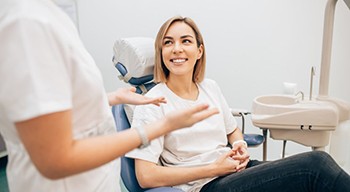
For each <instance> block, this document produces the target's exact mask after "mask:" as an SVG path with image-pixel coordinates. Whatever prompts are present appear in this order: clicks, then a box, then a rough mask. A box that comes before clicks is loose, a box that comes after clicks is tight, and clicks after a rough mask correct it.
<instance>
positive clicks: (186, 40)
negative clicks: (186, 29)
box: [182, 39, 191, 43]
mask: <svg viewBox="0 0 350 192" xmlns="http://www.w3.org/2000/svg"><path fill="white" fill-rule="evenodd" d="M182 42H183V43H191V41H190V40H188V39H184V40H183V41H182Z"/></svg>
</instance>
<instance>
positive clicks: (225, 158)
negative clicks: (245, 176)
mask: <svg viewBox="0 0 350 192" xmlns="http://www.w3.org/2000/svg"><path fill="white" fill-rule="evenodd" d="M233 155H234V152H233V151H232V150H230V151H229V152H227V153H225V154H223V155H221V156H220V157H219V158H218V159H217V160H216V161H215V162H214V163H213V164H211V165H210V166H213V167H212V169H213V173H214V175H213V177H216V176H224V175H228V174H231V173H235V172H237V167H238V166H239V164H240V161H239V160H235V159H233V158H232V156H233Z"/></svg>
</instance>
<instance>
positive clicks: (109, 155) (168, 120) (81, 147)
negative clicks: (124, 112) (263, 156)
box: [0, 0, 217, 192]
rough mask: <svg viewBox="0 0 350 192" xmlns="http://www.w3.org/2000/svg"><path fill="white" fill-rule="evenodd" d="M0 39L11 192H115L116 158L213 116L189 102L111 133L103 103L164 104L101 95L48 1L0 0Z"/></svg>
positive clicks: (95, 75)
mask: <svg viewBox="0 0 350 192" xmlns="http://www.w3.org/2000/svg"><path fill="white" fill-rule="evenodd" d="M0 42H1V45H0V131H1V134H2V136H3V137H4V140H5V142H6V147H7V152H8V160H9V162H8V167H7V178H8V183H9V189H10V191H11V192H23V191H29V192H30V191H32V192H44V191H45V192H49V191H59V192H68V191H72V192H78V191H84V192H88V191H100V192H110V191H113V192H114V191H119V185H118V184H119V181H118V178H119V170H118V166H117V163H118V161H117V160H116V159H117V158H118V157H119V156H121V155H123V154H125V153H126V152H128V151H130V150H132V149H133V148H136V147H138V146H140V145H141V144H145V143H144V141H146V140H147V139H148V140H151V139H154V138H156V137H159V136H161V135H163V134H166V133H168V132H170V131H172V130H176V129H179V128H182V127H188V126H191V125H193V124H194V123H196V122H198V121H200V120H202V119H204V118H206V117H209V116H211V115H213V114H215V113H217V110H215V109H211V110H207V108H208V105H205V104H203V105H196V106H194V107H192V108H190V109H187V110H182V111H177V112H174V113H171V114H169V115H168V116H166V117H165V118H163V119H161V120H160V121H158V122H153V123H150V124H147V125H145V126H143V127H139V129H144V133H145V135H143V134H139V133H138V131H136V130H135V129H130V130H128V131H124V132H121V133H116V129H115V124H114V121H113V116H112V114H111V110H110V107H109V105H116V104H120V103H130V104H154V105H158V106H159V105H160V104H162V103H165V99H164V98H163V97H156V98H147V97H143V96H141V95H138V94H135V93H134V91H135V90H134V89H119V90H117V91H115V92H112V93H109V94H108V95H107V94H106V93H105V90H104V88H103V82H102V77H101V74H100V72H99V70H98V68H97V66H96V64H95V62H94V60H93V58H92V57H91V56H90V54H89V53H88V52H87V51H86V49H85V48H84V46H83V43H82V42H81V40H80V38H79V35H78V33H77V30H76V28H75V26H74V24H73V23H72V22H71V20H70V19H69V18H68V16H67V15H66V14H65V13H63V12H62V11H61V10H60V9H59V8H58V7H57V6H56V5H55V4H54V3H53V2H52V1H51V0H1V1H0ZM145 138H146V140H145ZM142 141H143V142H142Z"/></svg>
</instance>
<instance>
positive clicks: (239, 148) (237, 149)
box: [231, 142, 250, 172]
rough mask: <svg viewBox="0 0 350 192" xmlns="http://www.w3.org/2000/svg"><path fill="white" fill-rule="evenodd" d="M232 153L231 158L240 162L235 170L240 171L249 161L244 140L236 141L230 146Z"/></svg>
mask: <svg viewBox="0 0 350 192" xmlns="http://www.w3.org/2000/svg"><path fill="white" fill-rule="evenodd" d="M231 151H232V152H233V155H232V156H231V158H232V159H234V160H237V161H239V162H240V164H239V165H238V166H237V171H238V172H239V171H242V170H244V169H245V168H246V166H247V164H248V162H249V157H250V155H249V153H248V150H247V145H246V144H245V143H244V142H238V143H236V144H234V145H233V146H232V150H231Z"/></svg>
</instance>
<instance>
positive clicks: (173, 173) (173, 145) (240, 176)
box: [127, 16, 350, 192]
mask: <svg viewBox="0 0 350 192" xmlns="http://www.w3.org/2000/svg"><path fill="white" fill-rule="evenodd" d="M155 48H156V55H155V58H156V63H155V69H154V72H155V80H156V81H157V82H159V84H158V85H156V86H155V87H154V88H152V89H151V90H150V91H149V92H148V94H147V96H149V97H157V96H160V95H162V96H165V98H166V99H167V101H168V102H167V104H165V105H162V106H160V107H159V108H156V107H154V106H150V105H148V106H138V107H136V109H135V112H134V119H133V123H132V125H133V126H141V125H143V124H145V123H149V122H152V121H154V120H156V119H159V118H163V117H164V116H165V115H167V114H168V113H170V112H171V111H174V110H179V109H185V108H188V107H191V106H193V105H196V104H198V103H202V102H205V103H209V105H210V106H211V107H217V108H218V109H219V111H220V113H219V114H217V115H214V116H212V117H210V118H208V119H206V120H204V121H202V122H199V123H197V124H195V125H193V126H192V127H191V128H190V129H182V130H177V131H174V132H171V133H169V134H167V135H165V136H162V137H160V138H157V139H156V140H154V141H152V142H151V145H150V146H149V147H147V148H145V149H137V150H134V151H132V152H130V153H128V154H127V156H129V157H132V158H135V167H136V175H137V179H138V181H139V184H140V185H141V186H142V187H145V188H149V187H159V186H174V187H178V188H180V189H182V190H183V191H201V192H207V191H213V192H214V191H225V192H229V191H255V192H256V191H281V190H283V191H333V192H334V191H350V185H348V184H349V183H350V177H349V175H347V174H346V173H345V172H344V171H343V170H341V168H340V167H339V166H337V164H336V163H335V162H334V161H333V160H332V158H331V157H330V156H329V155H327V154H326V153H324V152H310V153H304V154H300V155H295V156H293V157H290V158H286V159H282V160H278V161H274V162H265V163H264V162H259V161H256V160H255V161H252V160H249V154H248V152H247V145H246V143H245V142H244V141H243V137H242V133H241V131H240V130H239V129H238V128H237V124H236V122H235V120H234V118H233V117H232V115H231V114H230V112H229V107H228V105H227V103H226V102H225V99H224V97H223V95H222V94H221V91H220V89H219V87H218V86H217V84H216V83H215V82H214V81H212V80H209V79H204V71H205V46H204V42H203V37H202V35H201V33H200V31H199V29H198V27H197V26H196V24H195V23H194V22H193V21H192V20H191V19H189V18H183V17H180V16H178V17H173V18H171V19H169V20H168V21H166V22H165V23H164V24H163V25H162V27H161V28H160V30H159V32H158V35H157V38H156V42H155ZM228 143H229V144H231V145H232V149H230V148H229V147H227V144H228ZM147 173H152V174H147ZM169 178H171V179H169Z"/></svg>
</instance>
